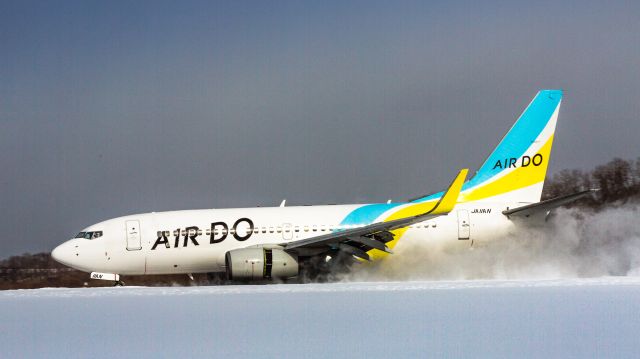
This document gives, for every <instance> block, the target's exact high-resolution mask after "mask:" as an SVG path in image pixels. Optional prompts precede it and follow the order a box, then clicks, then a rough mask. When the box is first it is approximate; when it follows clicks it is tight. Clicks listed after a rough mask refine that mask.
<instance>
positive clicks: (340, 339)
mask: <svg viewBox="0 0 640 359" xmlns="http://www.w3.org/2000/svg"><path fill="white" fill-rule="evenodd" d="M0 333H1V335H0V350H1V351H0V357H25V356H27V357H45V356H46V357H115V356H118V357H141V356H142V357H178V356H193V355H197V356H201V357H202V356H206V357H265V356H266V357H300V356H305V357H352V356H354V355H355V356H368V357H390V356H394V357H416V356H422V357H424V356H425V355H428V356H429V357H442V356H447V357H451V356H454V357H474V358H477V357H505V356H506V357H580V358H582V357H636V356H637V353H638V351H640V278H633V277H606V278H598V279H567V280H528V281H525V280H517V281H452V282H448V281H435V282H394V283H380V282H369V283H333V284H307V285H291V284H289V285H263V286H248V285H247V286H219V287H170V288H167V287H164V288H142V287H125V288H91V289H89V288H79V289H58V288H55V289H54V288H52V289H38V290H15V291H4V292H0Z"/></svg>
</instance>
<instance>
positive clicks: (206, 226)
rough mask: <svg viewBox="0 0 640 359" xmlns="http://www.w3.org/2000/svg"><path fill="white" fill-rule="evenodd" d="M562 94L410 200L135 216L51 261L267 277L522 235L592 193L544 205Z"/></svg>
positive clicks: (77, 241)
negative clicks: (413, 247) (415, 245)
mask: <svg viewBox="0 0 640 359" xmlns="http://www.w3.org/2000/svg"><path fill="white" fill-rule="evenodd" d="M562 96H563V92H562V90H541V91H539V92H538V93H537V94H536V96H535V97H534V98H533V100H532V101H531V102H530V103H529V105H528V106H527V107H526V109H525V110H524V112H523V113H522V114H521V115H520V117H519V118H518V120H517V121H516V122H515V124H514V125H513V127H511V129H510V130H509V131H508V132H507V134H506V135H505V136H504V137H503V138H502V140H501V141H500V143H499V144H498V146H497V147H496V148H495V149H494V150H493V152H492V153H491V154H490V155H489V157H487V159H486V160H485V162H484V163H483V164H482V166H481V167H480V168H479V170H478V171H477V172H476V173H475V175H474V176H473V178H471V179H470V180H469V181H465V179H466V175H467V172H468V171H467V170H466V169H463V170H461V171H460V172H459V173H458V174H457V175H456V176H455V178H454V180H453V182H452V183H451V185H450V186H449V187H448V188H447V190H445V191H442V192H439V193H435V194H431V195H427V196H421V197H418V198H414V199H410V200H407V201H403V202H391V201H389V202H387V203H373V204H347V205H320V206H286V205H285V202H284V201H283V202H282V204H281V205H280V206H279V207H269V208H262V207H258V208H228V209H199V210H183V211H169V212H157V213H156V212H152V213H143V214H134V215H128V216H124V217H119V218H114V219H109V220H106V221H103V222H100V223H97V224H94V225H91V226H89V227H87V228H85V229H83V230H82V231H81V232H80V233H78V235H77V236H76V237H75V238H72V239H70V240H68V241H66V242H64V243H62V244H60V245H59V246H57V247H56V248H55V249H54V250H53V251H52V253H51V255H52V257H53V258H54V259H55V260H56V261H58V262H60V263H62V264H64V265H67V266H69V267H72V268H75V269H78V270H81V271H85V272H91V274H90V278H92V279H102V280H109V281H113V282H114V284H115V285H123V284H124V283H123V281H122V280H121V278H120V276H123V275H125V276H126V275H156V274H187V275H189V277H190V278H193V276H192V274H193V273H225V274H226V277H227V278H228V279H229V280H233V281H243V282H261V281H262V282H264V281H265V280H266V281H269V280H275V279H281V280H287V279H289V278H295V277H300V276H302V273H303V272H304V271H305V270H306V269H309V268H316V267H318V265H320V268H331V267H332V266H340V265H341V264H345V263H347V264H349V263H351V262H350V261H372V260H380V259H383V258H385V257H386V256H387V255H389V254H391V253H393V251H392V250H393V249H394V248H395V247H396V246H397V245H401V244H402V243H410V242H413V241H424V242H425V243H427V244H429V245H432V246H434V248H436V247H447V248H449V247H451V248H453V249H465V248H466V249H468V248H472V247H473V246H477V245H481V244H482V243H487V242H490V241H492V240H494V239H496V238H501V237H504V236H505V235H506V234H510V233H511V234H512V233H518V231H519V230H520V229H522V228H523V227H525V226H528V225H530V224H531V223H533V222H536V221H539V220H540V219H541V218H542V219H544V218H546V216H547V215H548V214H549V213H550V211H551V210H552V209H553V208H555V207H558V206H561V205H564V204H566V203H569V202H571V201H574V200H576V199H579V198H581V197H584V196H587V195H589V194H590V193H591V192H592V190H586V191H582V192H578V193H574V194H570V195H567V196H562V197H558V198H554V199H551V200H546V201H540V200H541V195H542V188H543V184H544V179H545V176H546V173H547V167H548V164H549V156H550V154H551V146H552V143H553V138H554V133H555V128H556V122H557V119H558V112H559V109H560V104H561V101H562Z"/></svg>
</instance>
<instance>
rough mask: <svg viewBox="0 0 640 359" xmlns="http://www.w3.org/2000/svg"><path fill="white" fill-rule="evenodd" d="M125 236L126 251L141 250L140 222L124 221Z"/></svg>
mask: <svg viewBox="0 0 640 359" xmlns="http://www.w3.org/2000/svg"><path fill="white" fill-rule="evenodd" d="M125 226H126V235H127V250H128V251H137V250H139V249H142V236H141V235H140V221H137V220H130V221H125Z"/></svg>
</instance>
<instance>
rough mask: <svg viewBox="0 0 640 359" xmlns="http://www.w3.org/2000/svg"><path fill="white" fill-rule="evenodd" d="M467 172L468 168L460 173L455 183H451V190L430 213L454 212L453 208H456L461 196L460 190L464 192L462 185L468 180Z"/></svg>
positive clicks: (449, 189)
mask: <svg viewBox="0 0 640 359" xmlns="http://www.w3.org/2000/svg"><path fill="white" fill-rule="evenodd" d="M467 172H469V170H468V169H467V168H463V169H461V170H460V172H458V175H457V176H456V178H455V179H454V180H453V182H451V184H450V185H449V188H447V190H446V191H445V193H444V194H443V195H442V197H440V200H439V201H438V203H436V205H435V207H433V209H432V210H431V211H429V212H430V213H431V214H436V213H449V212H451V211H452V210H453V207H455V206H456V203H457V202H458V196H459V195H460V190H462V185H463V184H464V181H465V179H466V178H467Z"/></svg>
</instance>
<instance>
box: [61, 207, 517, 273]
mask: <svg viewBox="0 0 640 359" xmlns="http://www.w3.org/2000/svg"><path fill="white" fill-rule="evenodd" d="M408 205H409V204H397V203H396V204H374V205H328V206H298V207H269V208H260V207H259V208H233V209H204V210H186V211H171V212H157V213H156V212H152V213H144V214H136V215H130V216H124V217H119V218H114V219H110V220H107V221H104V222H100V223H97V224H95V225H92V226H90V227H88V228H86V229H84V230H83V232H95V231H101V232H102V236H100V237H99V238H95V239H85V238H74V239H71V240H69V241H67V242H65V243H63V244H61V245H60V246H58V247H57V248H56V249H55V250H54V252H53V253H52V254H53V256H54V258H56V260H58V261H60V262H62V263H64V264H66V265H69V266H71V267H74V268H76V269H79V270H82V271H87V272H107V273H118V274H124V275H142V274H175V273H204V272H223V271H225V254H226V253H227V252H228V251H230V250H233V249H237V248H244V247H249V246H255V245H264V244H280V243H286V242H288V241H293V240H299V239H305V238H309V237H314V236H318V235H322V234H327V233H330V232H331V231H335V230H342V229H347V228H353V227H356V226H364V225H367V224H370V223H372V222H376V221H380V220H383V219H384V218H385V215H386V214H387V213H388V212H393V211H397V210H398V209H402V206H408ZM513 205H514V206H519V205H522V204H521V203H519V204H513ZM507 207H509V205H508V204H505V203H481V202H468V203H462V204H458V205H457V206H456V208H455V209H454V210H453V211H452V212H450V213H449V214H448V215H446V216H442V217H439V218H435V219H432V220H429V221H425V222H422V223H417V224H414V225H412V226H410V227H408V229H407V230H406V231H405V232H404V233H403V234H402V235H401V236H400V238H399V242H398V245H400V246H401V245H402V244H403V243H408V242H413V241H424V242H425V243H426V244H428V245H430V246H434V247H443V246H445V247H451V248H460V249H462V248H469V247H470V246H472V245H474V243H476V244H477V243H479V242H486V241H490V240H492V239H495V238H499V237H501V236H503V235H504V234H506V233H509V232H510V231H511V230H512V229H513V228H514V223H513V222H512V221H511V220H509V219H508V218H507V217H506V216H504V215H503V214H502V213H501V212H502V211H503V210H505V209H506V208H507ZM369 208H373V209H376V210H377V212H375V213H376V214H377V213H380V214H377V216H376V218H375V219H371V217H370V216H371V214H370V213H367V212H370V211H368V209H369ZM385 209H386V210H385ZM359 210H360V212H365V213H359V212H358V211H359ZM350 214H352V216H350V221H349V223H345V218H347V217H348V216H349V215H350ZM376 214H374V215H376ZM367 215H368V216H369V218H367ZM359 221H361V222H359ZM225 227H226V229H225ZM251 227H253V230H251Z"/></svg>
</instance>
